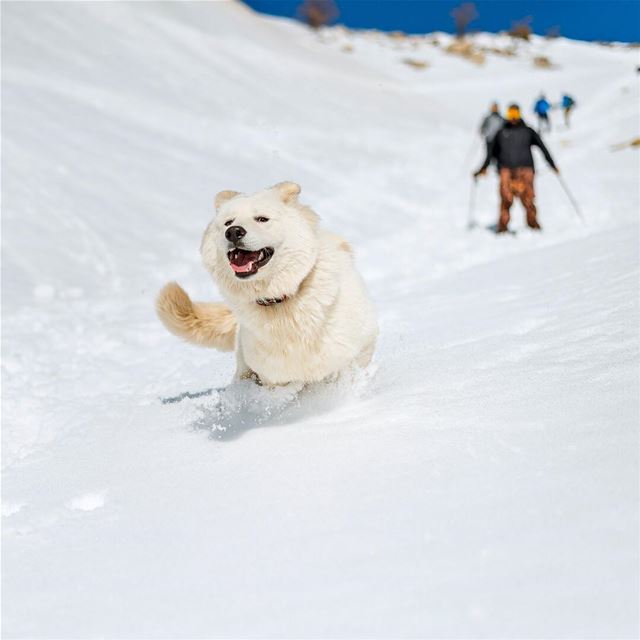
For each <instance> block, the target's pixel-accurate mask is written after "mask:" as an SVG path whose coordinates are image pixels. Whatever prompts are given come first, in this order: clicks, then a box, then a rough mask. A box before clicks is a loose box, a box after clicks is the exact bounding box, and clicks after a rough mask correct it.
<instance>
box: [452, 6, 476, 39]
mask: <svg viewBox="0 0 640 640" xmlns="http://www.w3.org/2000/svg"><path fill="white" fill-rule="evenodd" d="M450 15H451V17H452V18H453V21H454V23H455V25H456V36H458V38H462V37H463V36H464V34H465V33H466V32H467V27H468V26H469V23H471V22H473V21H474V20H475V19H476V18H477V17H478V15H479V14H478V10H477V9H476V5H475V4H473V2H465V3H464V4H461V5H460V6H459V7H456V8H455V9H453V11H451V14H450Z"/></svg>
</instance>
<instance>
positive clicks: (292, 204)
mask: <svg viewBox="0 0 640 640" xmlns="http://www.w3.org/2000/svg"><path fill="white" fill-rule="evenodd" d="M299 193H300V187H299V186H298V185H297V184H295V183H292V182H283V183H280V184H277V185H275V186H274V187H271V188H270V189H265V190H263V191H259V192H258V193H255V194H253V195H250V196H246V195H242V194H239V193H237V192H235V191H222V192H221V193H219V194H218V195H217V197H216V210H217V215H216V216H215V218H214V219H213V221H212V222H211V223H210V224H209V226H208V227H207V229H206V231H205V233H204V237H203V239H202V245H201V253H202V259H203V262H204V265H205V267H206V268H207V270H208V271H209V272H210V273H211V275H212V276H213V279H214V280H215V282H216V283H217V285H218V287H219V288H220V291H221V292H222V295H223V297H224V298H225V300H226V302H227V304H228V306H227V305H225V304H222V303H202V302H192V301H191V300H190V298H189V296H188V295H187V294H186V293H185V291H184V290H183V289H182V288H181V287H180V286H179V285H178V284H176V283H175V282H174V283H170V284H168V285H166V286H165V287H164V288H163V289H162V291H161V292H160V294H159V296H158V299H157V310H158V315H159V316H160V319H161V320H162V322H163V323H164V324H165V326H166V327H167V329H169V331H171V332H172V333H174V334H176V335H177V336H179V337H181V338H184V339H185V340H188V341H189V342H193V343H195V344H198V345H201V346H207V347H214V348H216V349H219V350H221V351H230V350H232V349H234V348H235V351H236V360H237V371H236V376H237V377H239V378H247V377H257V379H258V380H259V381H260V382H261V383H263V384H267V385H281V384H287V383H290V382H301V383H308V382H315V381H320V380H323V379H326V378H328V377H330V376H332V375H334V374H337V373H339V372H340V371H342V370H344V369H346V368H348V367H350V366H351V365H352V364H356V365H359V366H366V365H367V364H368V363H369V361H370V359H371V356H372V354H373V350H374V347H375V341H376V336H377V331H378V330H377V325H376V319H375V314H374V310H373V306H372V304H371V301H370V300H369V296H368V294H367V291H366V289H365V286H364V283H363V281H362V279H361V278H360V275H359V274H358V272H357V271H356V269H355V267H354V264H353V256H352V252H351V248H350V246H349V245H348V243H347V242H345V241H344V240H343V239H341V238H339V237H338V236H336V235H333V234H331V233H329V232H327V231H324V230H322V229H320V228H319V227H318V217H317V215H316V214H315V213H314V212H313V211H312V210H311V209H309V208H308V207H306V206H304V205H302V204H300V203H299V202H298V194H299ZM265 219H267V220H265ZM225 223H227V225H226V226H225ZM229 225H234V226H236V225H237V226H241V227H242V228H243V229H244V230H246V232H247V233H246V236H244V237H243V238H242V246H243V247H244V248H245V249H246V250H248V251H258V250H260V249H262V248H263V247H270V248H273V251H274V253H273V256H272V257H271V259H270V260H269V261H268V262H267V263H266V264H265V265H264V266H262V267H261V268H260V269H259V270H258V271H257V273H254V274H252V275H250V276H249V277H246V278H239V277H238V276H236V274H235V273H234V270H233V269H232V268H231V266H230V262H229V258H228V256H227V254H228V252H229V251H230V250H232V249H233V248H234V244H233V243H232V242H230V241H229V240H227V238H226V237H225V231H226V230H227V229H228V227H229ZM276 300H281V302H275V301H276ZM258 301H261V302H262V303H263V304H259V303H258Z"/></svg>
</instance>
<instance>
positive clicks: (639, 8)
mask: <svg viewBox="0 0 640 640" xmlns="http://www.w3.org/2000/svg"><path fill="white" fill-rule="evenodd" d="M244 1H245V2H246V4H248V5H249V6H251V7H253V8H254V9H256V10H257V11H262V12H264V13H271V14H274V15H280V16H288V17H294V16H295V15H296V8H297V7H298V6H299V5H300V4H301V1H302V0H244ZM336 2H337V5H338V8H339V9H340V17H339V18H338V22H340V23H342V24H345V25H347V26H348V27H353V28H361V29H366V28H376V29H382V30H385V31H393V30H399V31H405V32H407V33H427V32H429V31H453V20H452V18H451V15H450V13H451V10H452V9H453V8H454V7H456V6H458V5H460V4H461V2H460V1H458V2H450V1H449V0H336ZM475 5H476V8H477V10H478V13H479V14H480V16H479V18H478V19H477V20H476V21H475V22H473V23H472V24H471V25H470V28H472V29H475V30H480V31H494V32H495V31H502V30H505V29H509V27H510V26H511V23H512V22H514V21H517V20H520V19H522V18H525V17H527V16H531V17H532V22H531V26H532V28H533V30H534V32H536V33H540V34H544V33H545V32H546V31H547V29H549V28H551V27H555V26H557V27H559V28H560V32H561V34H562V35H564V36H567V37H569V38H577V39H581V40H621V41H623V42H637V41H640V0H530V1H526V0H477V1H476V2H475Z"/></svg>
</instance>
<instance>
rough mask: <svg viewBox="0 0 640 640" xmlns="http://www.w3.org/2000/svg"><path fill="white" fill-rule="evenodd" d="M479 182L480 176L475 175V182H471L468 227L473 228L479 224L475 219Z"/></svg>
mask: <svg viewBox="0 0 640 640" xmlns="http://www.w3.org/2000/svg"><path fill="white" fill-rule="evenodd" d="M477 184H478V178H476V176H473V182H472V183H471V191H470V192H469V219H468V222H467V228H468V229H473V228H474V227H475V226H476V224H477V223H476V219H475V209H476V186H477Z"/></svg>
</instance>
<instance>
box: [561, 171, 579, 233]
mask: <svg viewBox="0 0 640 640" xmlns="http://www.w3.org/2000/svg"><path fill="white" fill-rule="evenodd" d="M556 175H557V176H558V180H559V181H560V184H561V185H562V188H563V189H564V192H565V193H566V194H567V198H569V202H571V204H572V205H573V208H574V210H575V212H576V214H577V216H578V218H580V220H581V221H582V223H583V224H584V222H585V219H584V216H583V215H582V212H581V211H580V207H579V206H578V203H577V202H576V199H575V198H574V197H573V194H572V193H571V191H569V187H567V184H566V183H565V181H564V180H563V178H562V176H561V175H560V174H559V173H556Z"/></svg>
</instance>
